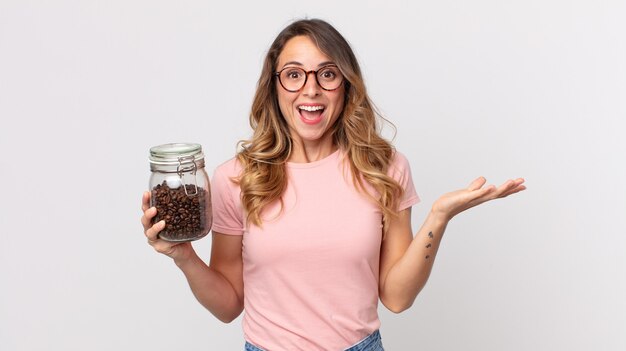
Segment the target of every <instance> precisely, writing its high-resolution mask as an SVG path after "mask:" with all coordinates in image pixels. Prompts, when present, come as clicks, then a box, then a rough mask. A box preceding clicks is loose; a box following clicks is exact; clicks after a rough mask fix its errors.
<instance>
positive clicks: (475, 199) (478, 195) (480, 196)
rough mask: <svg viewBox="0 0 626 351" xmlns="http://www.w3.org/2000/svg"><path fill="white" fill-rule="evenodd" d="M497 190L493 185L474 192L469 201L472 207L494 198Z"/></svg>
mask: <svg viewBox="0 0 626 351" xmlns="http://www.w3.org/2000/svg"><path fill="white" fill-rule="evenodd" d="M495 190H496V187H495V186H493V185H489V186H486V187H484V188H482V189H478V190H474V191H472V192H471V193H470V194H471V198H470V199H469V200H468V201H467V202H468V204H469V205H470V207H474V206H476V205H478V204H481V203H483V202H485V201H487V200H490V199H491V198H492V194H493V193H494V191H495Z"/></svg>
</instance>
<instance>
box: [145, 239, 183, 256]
mask: <svg viewBox="0 0 626 351" xmlns="http://www.w3.org/2000/svg"><path fill="white" fill-rule="evenodd" d="M180 244H182V243H172V242H169V241H165V240H159V241H157V242H155V243H154V245H152V247H153V248H154V250H155V251H156V252H158V253H161V254H164V255H168V256H169V255H171V254H172V253H173V252H174V248H175V247H176V246H178V245H180Z"/></svg>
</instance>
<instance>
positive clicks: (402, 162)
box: [389, 149, 411, 175]
mask: <svg viewBox="0 0 626 351" xmlns="http://www.w3.org/2000/svg"><path fill="white" fill-rule="evenodd" d="M410 170H411V166H410V165H409V160H408V159H407V158H406V156H404V154H403V153H401V152H400V151H398V150H395V149H394V150H393V154H392V155H391V160H390V162H389V174H390V175H393V174H396V173H405V172H407V171H410Z"/></svg>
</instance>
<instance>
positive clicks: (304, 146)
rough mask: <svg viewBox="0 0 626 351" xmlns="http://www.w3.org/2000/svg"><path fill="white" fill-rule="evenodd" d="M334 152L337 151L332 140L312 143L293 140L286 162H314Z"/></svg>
mask: <svg viewBox="0 0 626 351" xmlns="http://www.w3.org/2000/svg"><path fill="white" fill-rule="evenodd" d="M335 151H337V145H335V144H334V143H333V141H332V138H328V139H327V140H315V141H312V142H307V141H303V140H297V141H296V140H294V144H293V149H292V150H291V155H290V156H289V160H288V161H289V162H294V163H309V162H314V161H318V160H321V159H324V158H326V157H328V156H329V155H330V154H332V153H333V152H335Z"/></svg>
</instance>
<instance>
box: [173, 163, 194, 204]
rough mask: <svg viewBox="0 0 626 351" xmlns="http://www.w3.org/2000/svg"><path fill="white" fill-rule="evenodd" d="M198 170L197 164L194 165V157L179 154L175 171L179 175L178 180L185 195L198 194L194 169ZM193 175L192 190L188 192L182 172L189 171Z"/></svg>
mask: <svg viewBox="0 0 626 351" xmlns="http://www.w3.org/2000/svg"><path fill="white" fill-rule="evenodd" d="M197 170H198V165H196V161H195V158H194V157H193V156H191V155H190V156H181V157H179V158H178V166H176V173H178V176H179V177H180V181H181V182H182V184H183V189H184V190H185V195H187V196H194V195H196V194H198V185H197V184H198V182H197V179H196V171H197ZM190 171H191V175H193V183H192V184H191V185H193V192H192V193H191V192H189V190H187V185H186V184H185V175H184V173H187V172H190Z"/></svg>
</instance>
